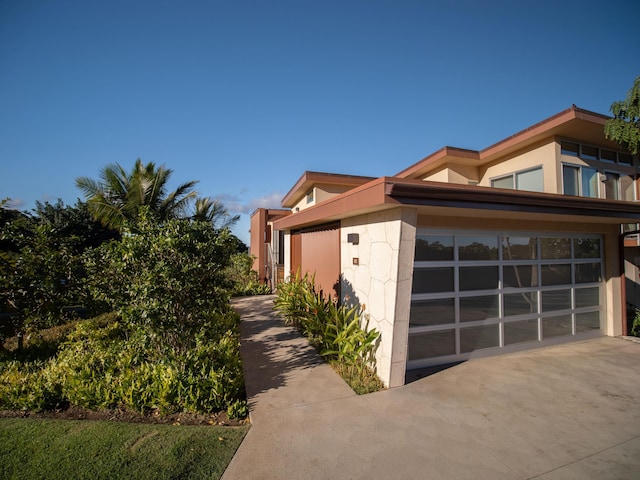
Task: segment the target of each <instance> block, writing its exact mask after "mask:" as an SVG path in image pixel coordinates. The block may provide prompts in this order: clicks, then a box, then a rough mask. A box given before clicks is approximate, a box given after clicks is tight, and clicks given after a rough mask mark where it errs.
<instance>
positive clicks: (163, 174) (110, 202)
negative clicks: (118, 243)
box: [76, 159, 197, 230]
mask: <svg viewBox="0 0 640 480" xmlns="http://www.w3.org/2000/svg"><path fill="white" fill-rule="evenodd" d="M172 173H173V171H172V170H170V169H168V168H166V167H165V166H164V165H161V166H160V167H156V165H155V163H153V162H150V163H147V164H146V165H144V164H143V163H142V161H141V160H140V159H138V160H136V162H135V165H134V166H133V169H132V170H131V171H130V172H127V171H126V170H125V169H124V168H123V167H122V166H120V165H119V164H117V163H116V164H114V165H108V166H106V167H105V168H103V169H102V170H101V171H100V179H99V180H94V179H91V178H88V177H79V178H77V179H76V186H77V187H78V188H79V189H80V190H81V191H82V192H83V193H84V195H85V197H86V199H87V203H88V206H89V211H90V212H91V213H92V214H93V216H94V217H95V218H96V219H98V220H100V221H101V222H102V223H103V224H104V225H106V226H108V227H109V228H114V229H118V230H122V229H123V228H124V226H125V225H126V224H127V223H129V224H130V225H131V224H133V225H135V222H136V221H137V219H138V215H139V213H140V209H141V208H142V207H147V209H148V211H149V215H150V216H151V217H153V218H154V219H155V220H156V221H159V222H162V221H166V220H170V219H175V218H183V217H185V216H186V215H187V210H188V207H189V205H190V203H191V202H192V201H193V200H194V199H195V198H196V195H197V193H196V191H195V190H194V187H195V185H196V183H197V182H196V181H189V182H185V183H183V184H181V185H179V186H178V188H176V189H175V190H173V191H171V192H169V191H168V183H169V179H170V177H171V174H172Z"/></svg>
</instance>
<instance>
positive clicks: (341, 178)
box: [281, 171, 375, 206]
mask: <svg viewBox="0 0 640 480" xmlns="http://www.w3.org/2000/svg"><path fill="white" fill-rule="evenodd" d="M374 179H375V177H366V176H362V175H345V174H341V173H327V172H313V171H305V172H304V173H303V174H302V175H301V176H300V178H299V179H298V181H297V182H296V183H295V184H294V185H293V187H291V189H290V190H289V191H288V192H287V194H286V195H285V196H284V198H283V199H282V202H281V205H282V206H285V205H287V204H288V203H289V202H291V201H293V200H294V198H295V197H296V193H297V192H298V190H300V189H301V188H302V186H303V185H304V184H305V183H308V182H312V183H314V184H317V183H329V184H332V185H353V186H358V185H362V184H363V183H367V182H370V181H371V180H374Z"/></svg>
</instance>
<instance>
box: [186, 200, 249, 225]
mask: <svg viewBox="0 0 640 480" xmlns="http://www.w3.org/2000/svg"><path fill="white" fill-rule="evenodd" d="M191 219H192V220H195V221H201V222H207V223H210V224H212V225H213V227H214V228H216V229H221V228H231V227H232V226H233V225H235V224H236V223H237V222H238V220H240V215H233V216H232V215H231V214H230V213H229V211H228V210H227V207H225V206H224V205H223V204H222V202H220V201H219V200H214V199H212V198H211V197H204V198H203V197H201V198H198V199H197V200H196V203H195V205H194V213H193V215H192V216H191Z"/></svg>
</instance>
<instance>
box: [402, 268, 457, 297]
mask: <svg viewBox="0 0 640 480" xmlns="http://www.w3.org/2000/svg"><path fill="white" fill-rule="evenodd" d="M438 292H453V267H440V268H416V269H415V270H414V271H413V286H412V289H411V293H438Z"/></svg>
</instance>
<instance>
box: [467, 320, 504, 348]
mask: <svg viewBox="0 0 640 480" xmlns="http://www.w3.org/2000/svg"><path fill="white" fill-rule="evenodd" d="M499 346H500V333H499V330H498V325H481V326H479V327H468V328H461V329H460V353H465V352H473V351H474V350H479V349H481V348H491V347H499Z"/></svg>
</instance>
